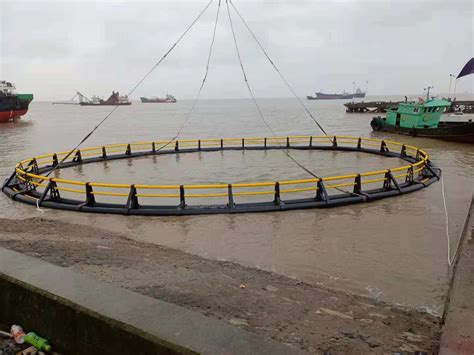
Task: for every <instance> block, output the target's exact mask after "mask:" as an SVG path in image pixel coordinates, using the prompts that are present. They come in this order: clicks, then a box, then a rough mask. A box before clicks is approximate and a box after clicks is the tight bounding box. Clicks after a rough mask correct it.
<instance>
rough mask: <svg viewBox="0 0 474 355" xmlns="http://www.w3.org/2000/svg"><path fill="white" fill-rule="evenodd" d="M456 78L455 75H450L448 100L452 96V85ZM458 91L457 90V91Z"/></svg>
mask: <svg viewBox="0 0 474 355" xmlns="http://www.w3.org/2000/svg"><path fill="white" fill-rule="evenodd" d="M455 77H456V76H455V75H454V74H449V90H448V99H450V97H449V95H451V83H452V81H453V78H455ZM455 91H456V90H455Z"/></svg>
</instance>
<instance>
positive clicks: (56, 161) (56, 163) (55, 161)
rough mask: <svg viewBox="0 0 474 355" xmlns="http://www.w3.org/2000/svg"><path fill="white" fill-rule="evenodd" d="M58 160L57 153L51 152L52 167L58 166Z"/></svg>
mask: <svg viewBox="0 0 474 355" xmlns="http://www.w3.org/2000/svg"><path fill="white" fill-rule="evenodd" d="M58 164H59V161H58V155H57V154H56V153H54V154H53V167H56V166H58Z"/></svg>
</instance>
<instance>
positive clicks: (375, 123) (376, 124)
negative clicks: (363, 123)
mask: <svg viewBox="0 0 474 355" xmlns="http://www.w3.org/2000/svg"><path fill="white" fill-rule="evenodd" d="M370 125H371V126H372V129H373V130H374V131H380V130H381V129H382V122H380V117H374V118H372V121H371V122H370Z"/></svg>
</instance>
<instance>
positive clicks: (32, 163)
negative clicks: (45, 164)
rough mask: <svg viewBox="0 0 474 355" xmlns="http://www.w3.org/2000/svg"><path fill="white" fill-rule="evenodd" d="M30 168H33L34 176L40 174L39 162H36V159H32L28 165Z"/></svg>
mask: <svg viewBox="0 0 474 355" xmlns="http://www.w3.org/2000/svg"><path fill="white" fill-rule="evenodd" d="M30 166H31V172H32V173H33V174H38V173H39V168H38V162H37V161H36V159H35V158H33V159H31V161H30V162H29V163H28V165H27V167H30Z"/></svg>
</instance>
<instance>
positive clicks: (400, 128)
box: [370, 90, 474, 144]
mask: <svg viewBox="0 0 474 355" xmlns="http://www.w3.org/2000/svg"><path fill="white" fill-rule="evenodd" d="M450 106H451V102H450V101H447V100H443V99H429V90H428V93H427V98H426V100H425V101H422V102H418V103H416V102H403V103H399V104H398V106H397V107H393V108H390V109H389V110H388V111H387V116H386V117H380V116H379V117H374V118H373V119H372V121H371V122H370V125H371V126H372V129H373V130H374V131H386V132H393V133H398V134H404V135H409V136H413V137H428V138H435V139H442V140H446V141H452V142H462V143H471V144H474V122H472V120H469V121H462V122H451V121H441V114H442V113H443V112H444V110H445V109H446V108H448V107H450Z"/></svg>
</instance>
